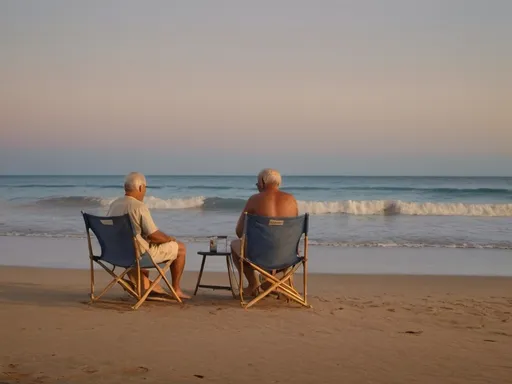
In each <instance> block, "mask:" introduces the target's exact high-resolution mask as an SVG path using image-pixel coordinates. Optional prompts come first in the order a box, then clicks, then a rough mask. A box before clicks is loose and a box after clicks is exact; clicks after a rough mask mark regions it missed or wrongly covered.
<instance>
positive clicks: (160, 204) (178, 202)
mask: <svg viewBox="0 0 512 384" xmlns="http://www.w3.org/2000/svg"><path fill="white" fill-rule="evenodd" d="M113 200H114V199H113V198H101V197H84V196H69V197H51V198H44V199H41V200H38V201H37V202H36V204H37V205H39V206H43V207H50V208H54V207H70V208H74V207H80V208H87V207H89V206H93V207H94V206H102V207H108V206H109V205H110V204H111V203H112V201H113ZM144 201H145V203H146V204H147V206H148V207H149V208H150V209H156V210H160V209H162V210H163V209H190V208H201V209H204V210H216V211H219V210H221V211H222V210H231V211H239V210H241V209H242V208H243V206H244V203H245V200H243V199H239V198H222V197H204V196H187V197H183V198H171V199H163V198H159V197H155V196H147V197H146V198H145V200H144ZM298 204H299V211H300V212H302V213H305V212H309V213H310V214H312V215H325V214H346V215H417V216H485V217H512V204H497V203H495V204H489V203H488V204H471V203H437V202H425V203H417V202H407V201H401V200H396V201H393V200H340V201H299V202H298Z"/></svg>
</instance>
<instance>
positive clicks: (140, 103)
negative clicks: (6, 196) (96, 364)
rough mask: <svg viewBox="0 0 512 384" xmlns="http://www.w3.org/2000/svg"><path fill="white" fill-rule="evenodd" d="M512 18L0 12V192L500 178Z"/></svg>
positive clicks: (239, 9)
mask: <svg viewBox="0 0 512 384" xmlns="http://www.w3.org/2000/svg"><path fill="white" fill-rule="evenodd" d="M511 41H512V1H509V0H503V1H498V0H497V1H492V0H488V1H471V0H465V1H464V0H461V1H458V0H451V1H447V0H440V1H437V0H425V1H419V0H418V1H411V0H404V1H392V0H389V1H382V0H375V1H370V0H354V1H342V0H338V1H320V0H317V1H312V0H310V1H298V0H294V1H283V0H281V1H270V0H268V1H257V2H246V1H235V0H233V1H206V0H205V1H191V0H187V1H180V2H178V1H126V0H123V1H94V0H92V1H91V0H89V1H73V0H63V1H48V0H47V1H35V0H34V1H23V0H14V1H9V0H4V1H1V2H0V174H2V173H3V174H9V173H10V174H16V173H29V174H40V173H44V174H58V173H65V174H75V173H88V174H97V173H107V174H112V173H125V172H128V171H131V170H140V171H143V172H146V173H153V174H176V173H182V174H183V173H185V174H187V173H218V174H222V173H235V174H247V173H254V172H256V171H258V170H259V169H260V168H262V167H266V166H272V167H277V168H279V169H280V170H281V171H282V172H284V173H306V174H310V173H321V174H362V175H367V174H375V175H388V174H393V175H395V174H398V175H400V174H434V175H437V174H438V175H443V174H451V175H454V174H460V175H471V174H479V175H512V43H511Z"/></svg>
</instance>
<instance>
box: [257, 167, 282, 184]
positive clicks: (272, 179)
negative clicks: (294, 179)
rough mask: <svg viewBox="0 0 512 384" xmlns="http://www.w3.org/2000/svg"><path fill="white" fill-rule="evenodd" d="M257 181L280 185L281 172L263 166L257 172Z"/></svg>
mask: <svg viewBox="0 0 512 384" xmlns="http://www.w3.org/2000/svg"><path fill="white" fill-rule="evenodd" d="M258 181H259V182H262V183H264V184H265V185H275V186H276V187H279V186H280V185H281V174H280V173H279V172H278V171H277V170H275V169H271V168H265V169H264V170H262V171H261V172H260V173H259V174H258Z"/></svg>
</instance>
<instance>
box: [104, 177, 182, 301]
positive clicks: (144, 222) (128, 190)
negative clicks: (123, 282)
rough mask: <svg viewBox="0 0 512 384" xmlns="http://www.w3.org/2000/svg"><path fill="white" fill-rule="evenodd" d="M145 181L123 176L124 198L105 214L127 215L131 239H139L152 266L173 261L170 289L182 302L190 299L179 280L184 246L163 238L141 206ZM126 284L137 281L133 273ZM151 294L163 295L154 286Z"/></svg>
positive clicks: (146, 285)
mask: <svg viewBox="0 0 512 384" xmlns="http://www.w3.org/2000/svg"><path fill="white" fill-rule="evenodd" d="M146 186H147V184H146V178H145V177H144V175H142V174H141V173H138V172H132V173H130V174H128V176H126V179H125V182H124V190H125V195H124V196H123V197H120V198H118V199H117V200H115V201H114V202H113V203H112V204H111V205H110V209H109V211H108V215H109V216H121V215H125V214H129V215H130V220H131V222H132V225H133V229H134V231H135V235H140V237H139V239H140V241H145V242H146V243H145V244H142V246H143V248H146V249H149V251H148V252H149V253H150V254H151V256H153V258H154V259H155V261H156V262H158V263H161V262H164V261H169V260H174V261H173V263H172V264H171V276H172V287H173V288H174V290H175V291H176V294H178V296H180V297H181V298H184V299H189V298H190V296H188V295H185V294H184V293H183V291H182V290H181V287H180V280H181V276H182V274H183V270H184V268H185V257H186V248H185V245H184V244H183V243H181V242H179V241H177V240H176V238H174V237H172V236H169V235H166V234H165V233H164V232H162V231H160V230H159V229H158V227H157V226H156V224H155V222H154V221H153V218H152V217H151V213H150V212H149V209H148V207H147V206H146V204H144V196H145V195H146ZM129 277H130V280H131V281H132V282H133V283H134V284H135V283H136V281H137V272H136V271H135V270H132V271H131V273H129ZM142 278H143V281H142V282H143V285H142V288H143V289H144V290H146V289H148V288H149V286H150V284H151V281H150V280H149V272H148V271H147V270H144V271H143V275H142ZM153 292H155V293H157V294H163V293H165V291H164V289H163V288H162V287H161V286H158V285H157V286H156V287H155V289H153Z"/></svg>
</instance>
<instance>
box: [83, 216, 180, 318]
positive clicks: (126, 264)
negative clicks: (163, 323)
mask: <svg viewBox="0 0 512 384" xmlns="http://www.w3.org/2000/svg"><path fill="white" fill-rule="evenodd" d="M82 215H83V217H84V221H85V229H86V233H87V243H88V246H89V259H90V263H91V294H90V297H91V303H94V302H96V301H98V300H100V298H101V297H102V296H103V295H104V294H105V293H106V292H107V291H108V290H109V289H110V288H112V287H113V286H114V285H115V284H116V283H117V284H119V285H121V287H123V289H125V290H126V291H127V292H128V293H129V294H130V295H131V296H132V297H134V298H135V299H136V300H137V303H136V304H135V305H134V306H133V307H132V308H133V309H137V308H139V307H140V306H141V305H142V304H143V303H144V301H145V300H146V299H147V298H148V296H149V295H150V293H151V291H152V290H153V288H154V287H155V286H156V285H157V284H158V283H159V282H160V280H161V279H163V280H164V281H165V283H166V284H167V287H168V288H169V290H170V291H171V293H172V296H173V298H166V297H151V300H158V301H174V300H176V301H178V302H179V303H181V302H182V301H181V299H180V297H179V296H178V295H177V294H176V292H175V291H174V289H173V288H172V286H171V284H170V283H169V280H168V279H167V277H166V276H165V274H166V273H167V272H168V271H169V269H170V266H171V263H172V260H170V261H166V262H163V263H159V264H158V263H156V262H155V261H154V260H153V257H152V256H151V255H150V254H149V252H144V253H141V250H140V246H139V243H138V241H137V238H136V236H135V235H134V231H133V227H132V223H131V221H130V216H129V215H128V214H125V215H122V216H94V215H90V214H88V213H85V212H83V211H82ZM90 231H92V232H93V233H94V235H95V236H96V238H97V239H98V242H99V244H100V248H101V255H99V256H96V255H94V253H93V250H92V241H91V233H90ZM94 263H97V264H99V265H100V266H101V267H102V268H103V269H104V270H105V271H107V272H108V273H109V274H110V275H111V276H112V277H113V280H112V281H111V282H110V283H109V284H108V285H107V286H106V287H105V288H104V289H103V291H101V293H100V294H99V295H98V296H95V295H94ZM108 264H110V265H111V266H112V268H109V267H108V266H107V265H108ZM116 267H120V268H124V271H123V272H122V273H121V274H120V275H117V274H115V273H114V270H115V268H116ZM148 268H154V269H156V270H157V271H158V277H157V278H156V279H155V280H154V281H153V283H152V284H151V285H150V287H149V288H148V289H147V290H146V292H144V293H142V292H141V269H148ZM133 269H136V270H137V284H136V286H133V285H132V284H131V281H129V280H125V279H124V277H125V275H126V274H127V273H128V272H130V271H131V270H133Z"/></svg>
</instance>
